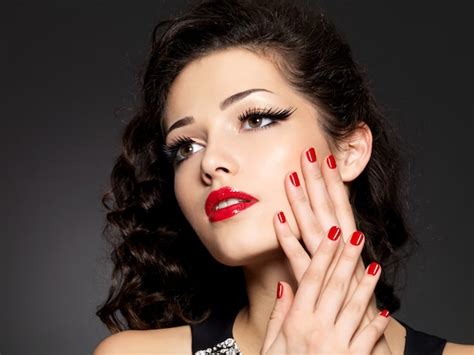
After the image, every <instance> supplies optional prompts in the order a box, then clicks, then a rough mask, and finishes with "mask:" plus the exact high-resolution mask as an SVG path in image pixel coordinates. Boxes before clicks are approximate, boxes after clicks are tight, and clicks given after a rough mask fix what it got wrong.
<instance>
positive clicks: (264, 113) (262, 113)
mask: <svg viewBox="0 0 474 355" xmlns="http://www.w3.org/2000/svg"><path fill="white" fill-rule="evenodd" d="M295 110H296V108H294V107H289V108H287V109H281V110H273V109H271V108H266V109H263V110H262V109H259V108H255V107H252V108H249V109H247V110H246V111H245V112H244V113H242V114H241V115H240V116H239V121H240V122H243V121H245V120H247V119H249V118H250V117H254V116H256V117H266V118H270V119H272V120H275V121H278V120H284V119H286V118H287V117H288V116H290V115H291V114H292V113H293V112H295ZM270 125H271V124H269V125H267V126H270ZM267 126H264V127H267ZM264 127H261V128H264ZM255 129H260V128H255Z"/></svg>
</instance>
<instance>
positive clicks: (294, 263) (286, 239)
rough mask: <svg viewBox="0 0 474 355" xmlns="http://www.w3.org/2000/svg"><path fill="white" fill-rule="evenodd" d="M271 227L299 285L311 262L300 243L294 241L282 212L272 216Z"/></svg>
mask: <svg viewBox="0 0 474 355" xmlns="http://www.w3.org/2000/svg"><path fill="white" fill-rule="evenodd" d="M273 226H274V228H275V233H276V236H277V239H278V242H279V243H280V246H281V248H282V249H283V252H284V253H285V255H286V256H287V257H288V260H289V262H290V265H291V268H292V269H293V273H294V275H295V278H296V280H297V281H298V283H299V282H300V280H301V278H302V277H303V274H304V272H305V271H306V269H307V268H308V265H309V263H310V262H311V258H310V257H309V255H308V253H307V252H306V250H304V248H303V246H302V245H301V243H300V241H299V240H298V239H296V237H295V235H294V234H293V233H292V232H291V230H290V226H289V225H288V223H287V221H286V217H285V214H284V212H283V211H280V212H279V213H277V214H276V215H275V216H274V218H273Z"/></svg>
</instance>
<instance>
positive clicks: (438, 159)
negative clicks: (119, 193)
mask: <svg viewBox="0 0 474 355" xmlns="http://www.w3.org/2000/svg"><path fill="white" fill-rule="evenodd" d="M181 4H182V1H179V2H178V1H156V0H155V1H141V2H133V3H132V2H128V3H126V4H119V3H117V1H90V2H87V3H85V2H84V1H75V2H72V1H69V2H64V1H44V2H35V1H15V2H11V3H10V4H9V5H5V4H4V6H3V8H2V11H1V12H2V15H3V16H2V21H1V23H2V27H3V28H2V32H1V36H2V37H3V38H4V40H2V43H4V44H3V46H2V47H3V48H2V49H1V50H2V53H0V54H1V58H2V63H3V65H2V66H1V74H2V75H1V77H2V80H1V86H2V92H1V94H2V95H1V96H2V111H1V112H2V118H1V134H2V141H1V142H2V149H1V151H0V154H1V158H2V159H1V162H2V163H3V169H2V181H3V183H2V184H1V187H2V190H1V199H0V200H1V201H2V203H1V204H0V206H1V207H0V208H1V210H0V215H1V217H2V229H3V230H2V233H1V245H0V260H1V268H0V270H1V286H0V287H1V288H0V301H1V302H0V304H1V307H2V309H1V311H0V315H1V319H0V353H1V354H2V355H13V354H14V355H16V354H18V355H23V354H88V353H91V352H92V349H93V348H94V347H95V346H96V344H97V343H98V342H99V341H100V340H101V339H102V338H104V337H105V336H106V335H107V334H108V332H107V330H106V329H105V327H104V326H103V325H102V324H101V323H100V322H99V319H98V318H96V317H95V315H94V313H95V311H96V306H97V305H98V304H100V303H101V302H102V301H103V300H104V299H105V297H106V290H107V288H108V285H109V272H110V265H109V264H108V263H107V254H106V250H107V248H106V245H105V243H104V242H103V240H102V239H101V236H100V231H101V229H102V227H103V225H104V211H103V209H102V207H101V205H100V202H99V199H100V196H101V193H102V191H103V190H104V189H105V187H106V183H107V179H108V175H109V173H110V170H111V168H112V164H113V161H114V158H115V157H116V155H117V154H118V152H119V133H120V131H121V130H122V128H123V127H124V126H125V123H126V122H127V120H128V118H129V115H128V113H127V112H122V113H120V114H119V115H118V117H117V118H115V117H114V114H113V112H114V110H115V109H116V108H120V107H129V106H131V105H132V103H133V101H134V93H135V85H134V75H135V73H136V67H137V65H138V64H140V63H141V62H142V60H143V58H144V55H145V53H146V46H147V43H148V38H149V34H150V31H151V29H152V28H153V25H154V23H155V22H156V21H157V20H158V19H160V18H162V17H164V16H165V15H166V14H167V13H168V11H170V10H172V9H174V8H177V7H178V6H181ZM323 5H324V7H326V8H327V10H328V12H329V15H330V16H332V17H333V18H334V19H335V21H336V23H337V24H338V25H339V28H340V29H341V30H342V31H343V32H344V33H346V35H347V37H348V38H349V40H350V42H351V44H352V46H353V49H354V53H355V56H356V58H357V60H358V61H359V62H360V63H362V64H363V65H364V66H365V67H367V69H368V73H369V77H370V79H371V80H372V81H373V86H374V88H375V91H376V94H377V97H378V99H379V100H380V102H381V103H382V105H383V106H384V107H385V108H386V111H387V113H388V115H389V117H390V119H392V120H394V121H395V123H396V126H397V127H399V129H400V131H401V134H402V136H403V143H404V145H405V149H406V150H407V151H409V152H411V153H410V156H409V157H408V158H409V159H410V174H411V175H410V176H411V179H410V191H411V195H410V196H411V197H410V201H409V202H410V204H411V206H412V208H413V222H414V225H415V231H416V234H417V236H418V238H419V240H420V242H421V243H422V246H423V249H422V250H421V251H420V252H419V253H418V254H417V255H416V256H415V257H414V258H412V260H411V261H410V263H409V264H408V271H409V272H408V275H409V278H408V284H407V287H406V289H405V291H404V293H403V295H402V297H403V298H402V301H403V302H402V308H401V310H400V311H399V312H398V313H397V314H396V317H398V318H400V319H402V320H404V321H406V322H408V323H409V324H410V325H411V326H412V327H415V328H416V329H421V330H423V331H426V332H429V333H432V334H436V335H439V336H443V337H446V338H448V340H451V341H454V342H468V343H469V342H470V343H474V327H473V326H472V316H473V315H474V306H473V301H472V300H473V299H474V295H473V286H472V285H473V261H472V255H473V251H474V248H473V247H474V245H473V239H474V234H473V232H472V225H471V222H472V220H471V218H472V214H473V208H472V207H473V205H472V198H473V188H472V184H471V182H472V172H471V171H472V169H471V165H472V161H473V159H472V153H473V149H472V135H473V133H472V132H473V115H472V113H473V110H472V97H471V96H472V89H471V83H472V69H471V67H472V62H473V58H472V39H473V38H472V25H470V24H469V23H472V18H471V16H468V15H467V14H470V13H471V11H470V9H468V8H466V5H465V4H464V3H463V4H462V6H461V2H458V3H457V4H456V3H453V2H450V3H449V6H446V5H445V4H444V2H443V3H440V4H434V3H433V2H431V1H430V2H424V3H423V4H421V3H418V2H407V1H405V2H400V1H397V2H396V4H394V3H392V2H390V3H389V2H385V1H384V2H380V1H364V2H360V1H342V0H341V1H329V0H327V1H325V2H323Z"/></svg>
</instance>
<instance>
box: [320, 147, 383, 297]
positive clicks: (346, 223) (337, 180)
mask: <svg viewBox="0 0 474 355" xmlns="http://www.w3.org/2000/svg"><path fill="white" fill-rule="evenodd" d="M321 174H322V175H323V178H324V181H325V186H326V191H327V194H328V198H329V199H330V200H331V202H332V206H333V208H334V211H335V214H336V220H337V221H338V223H340V224H341V229H342V236H343V238H344V240H346V239H347V238H348V237H349V236H350V235H351V232H352V231H354V230H356V229H357V227H356V222H355V219H354V212H353V210H352V206H351V204H350V202H349V197H348V191H347V188H346V186H345V185H344V181H343V180H342V177H341V174H340V171H339V168H338V166H337V162H336V159H335V157H334V156H333V155H332V154H329V155H328V156H326V158H325V164H323V165H322V166H321ZM341 244H342V243H341ZM341 253H342V248H340V249H339V250H338V251H337V252H336V259H337V258H339V256H340V254H341ZM364 269H365V267H364V263H363V261H362V259H361V258H359V261H358V262H357V266H356V269H355V272H354V278H355V281H357V282H360V280H362V278H363V277H364ZM356 286H357V283H356V282H351V284H350V286H349V294H351V293H353V292H354V291H355V288H356ZM346 301H347V299H346ZM345 304H347V302H345ZM374 306H375V303H374Z"/></svg>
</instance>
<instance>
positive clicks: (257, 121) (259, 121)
mask: <svg viewBox="0 0 474 355" xmlns="http://www.w3.org/2000/svg"><path fill="white" fill-rule="evenodd" d="M273 121H274V120H273V119H270V118H265V117H262V116H257V115H255V116H250V117H249V118H247V120H246V122H245V123H244V125H243V128H245V129H256V128H261V127H265V126H268V125H270V124H271V123H272V122H273ZM263 122H267V124H263Z"/></svg>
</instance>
